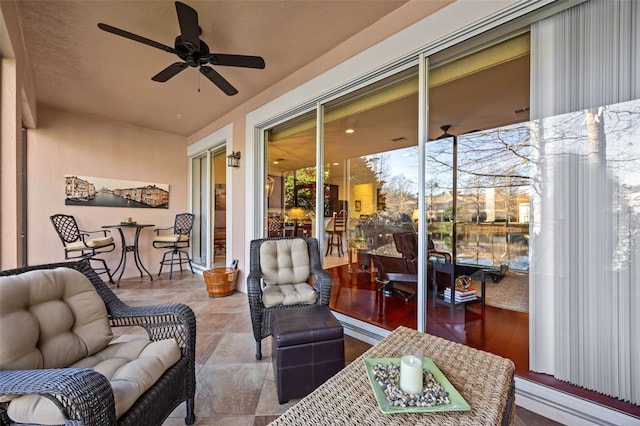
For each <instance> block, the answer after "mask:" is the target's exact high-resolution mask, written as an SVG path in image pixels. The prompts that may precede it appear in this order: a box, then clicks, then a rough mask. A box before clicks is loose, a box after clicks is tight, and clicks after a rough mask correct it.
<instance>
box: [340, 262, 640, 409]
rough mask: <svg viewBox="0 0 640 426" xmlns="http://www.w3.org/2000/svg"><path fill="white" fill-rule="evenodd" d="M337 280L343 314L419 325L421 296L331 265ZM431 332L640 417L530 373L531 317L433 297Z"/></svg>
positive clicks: (616, 403) (386, 324)
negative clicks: (386, 289) (383, 287)
mask: <svg viewBox="0 0 640 426" xmlns="http://www.w3.org/2000/svg"><path fill="white" fill-rule="evenodd" d="M328 271H329V273H330V274H331V277H332V280H333V287H332V290H331V303H330V308H331V309H332V310H334V311H336V312H339V313H341V314H344V315H347V316H350V317H353V318H356V319H358V320H361V321H365V322H367V323H370V324H373V325H376V326H379V327H381V328H384V329H387V330H394V329H395V328H396V327H398V326H400V325H404V326H407V327H411V328H414V329H415V328H416V327H417V321H416V317H417V314H416V299H415V298H412V299H409V300H408V301H407V300H405V298H404V297H403V296H401V295H399V294H392V295H385V294H383V293H382V292H381V291H380V290H379V285H376V284H373V283H372V282H371V279H370V276H369V275H368V274H352V273H349V271H348V267H347V266H346V265H344V266H336V267H332V268H328ZM428 304H429V305H428V308H427V333H430V334H433V335H436V336H440V337H442V338H445V339H447V340H450V341H454V342H459V343H462V344H465V345H468V346H471V347H474V348H477V349H481V350H485V351H487V352H491V353H494V354H496V355H500V356H503V357H505V358H508V359H510V360H512V361H513V362H514V364H515V367H516V375H517V376H520V377H522V378H526V379H529V380H532V381H535V382H538V383H541V384H544V385H547V386H550V387H553V388H555V389H558V390H561V391H564V392H567V393H570V394H573V395H576V396H579V397H583V398H587V399H589V400H591V401H593V402H596V403H599V404H602V405H606V406H608V407H610V408H614V409H617V410H620V411H623V412H625V413H628V414H631V415H634V416H637V417H640V407H638V406H635V405H633V404H629V403H626V402H623V401H620V400H618V399H615V398H610V397H606V396H603V395H600V394H598V393H596V392H592V391H588V390H585V389H582V388H579V387H576V386H571V385H569V384H567V383H565V382H561V381H559V380H556V379H554V378H553V377H551V376H549V375H546V374H537V373H532V372H530V371H529V315H528V314H527V313H522V312H515V311H510V310H506V309H500V308H495V307H492V306H486V307H485V310H484V312H483V311H482V309H481V306H480V305H479V304H473V305H468V306H467V307H466V309H465V308H464V307H456V309H455V310H454V313H453V314H452V313H451V310H450V307H448V306H444V305H437V306H435V307H433V306H432V302H431V300H429V301H428Z"/></svg>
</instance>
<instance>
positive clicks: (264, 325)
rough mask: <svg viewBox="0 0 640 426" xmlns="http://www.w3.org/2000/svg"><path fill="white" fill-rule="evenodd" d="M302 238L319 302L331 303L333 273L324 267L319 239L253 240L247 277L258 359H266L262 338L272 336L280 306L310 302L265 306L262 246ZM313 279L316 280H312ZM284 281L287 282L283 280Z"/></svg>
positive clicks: (295, 238)
mask: <svg viewBox="0 0 640 426" xmlns="http://www.w3.org/2000/svg"><path fill="white" fill-rule="evenodd" d="M296 240H301V241H304V242H306V246H307V250H308V256H309V269H310V274H309V277H308V278H307V283H309V284H311V285H312V286H313V290H314V291H315V293H316V296H317V297H315V303H316V304H322V305H327V306H328V305H329V298H330V296H331V276H330V275H329V273H328V272H327V271H325V270H324V269H322V263H321V261H320V259H321V255H320V248H319V247H318V240H317V239H315V238H304V237H281V238H263V239H258V240H253V241H251V244H250V246H249V257H250V259H249V275H248V276H247V296H248V298H249V310H250V313H251V323H252V325H253V336H254V337H255V339H256V359H258V360H259V359H262V349H261V348H262V339H264V338H265V337H268V336H270V335H271V314H272V313H273V311H275V310H276V309H287V308H295V307H299V306H307V305H308V304H309V303H293V304H277V305H275V306H268V307H267V306H265V303H264V301H263V289H264V288H265V287H264V284H265V282H264V275H263V270H262V267H261V264H260V257H261V256H260V248H261V247H262V245H263V244H265V243H267V242H272V241H285V242H287V241H288V242H294V241H296ZM311 278H312V280H313V281H311V280H310V279H311ZM280 284H284V283H280Z"/></svg>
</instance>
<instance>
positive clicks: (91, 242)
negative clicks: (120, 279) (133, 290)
mask: <svg viewBox="0 0 640 426" xmlns="http://www.w3.org/2000/svg"><path fill="white" fill-rule="evenodd" d="M49 219H51V223H52V224H53V227H54V228H55V230H56V232H57V233H58V237H60V241H62V246H63V247H64V258H65V259H66V260H78V259H88V260H89V261H94V262H99V263H100V265H101V266H99V267H97V268H93V269H94V270H95V271H96V272H97V273H98V274H107V276H108V277H109V282H110V283H111V284H113V283H114V282H113V277H112V276H111V270H110V269H109V267H108V266H107V262H106V261H105V260H104V259H101V258H99V257H96V256H97V255H98V254H101V253H108V252H110V251H113V250H114V249H115V248H116V245H115V243H114V242H113V237H110V236H108V235H107V234H108V233H109V230H106V229H103V230H100V231H84V230H81V229H80V228H78V224H77V222H76V219H75V217H74V216H71V215H66V214H54V215H53V216H49ZM91 234H102V236H99V237H96V238H89V237H90V236H91Z"/></svg>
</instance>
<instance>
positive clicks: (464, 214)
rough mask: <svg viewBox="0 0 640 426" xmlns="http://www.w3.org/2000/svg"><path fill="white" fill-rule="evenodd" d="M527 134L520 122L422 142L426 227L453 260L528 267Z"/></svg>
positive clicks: (529, 151) (529, 170)
mask: <svg viewBox="0 0 640 426" xmlns="http://www.w3.org/2000/svg"><path fill="white" fill-rule="evenodd" d="M529 133H530V131H529V127H528V125H527V124H526V123H525V124H517V125H511V126H506V127H500V128H496V129H489V130H485V131H481V132H474V133H469V134H466V135H460V136H457V137H456V136H453V135H446V136H445V137H442V138H438V139H436V140H434V141H431V142H429V143H428V144H427V160H426V169H427V175H428V179H427V180H426V191H425V192H426V194H427V195H426V198H427V200H426V202H427V209H426V210H427V219H428V221H429V226H428V230H429V233H430V234H431V235H432V238H433V240H434V243H435V244H436V247H439V248H441V249H443V250H445V251H450V252H451V253H454V255H455V260H456V262H457V263H465V264H475V265H483V266H503V267H508V268H510V269H519V270H527V269H528V267H529V252H528V240H529V209H530V207H529V206H530V202H529V193H530V185H531V176H532V173H533V168H532V161H531V156H532V147H531V144H530V135H529ZM454 147H455V149H454ZM454 164H456V168H455V170H454ZM454 171H455V173H454ZM454 194H455V198H454ZM454 225H455V226H454ZM454 229H455V234H454Z"/></svg>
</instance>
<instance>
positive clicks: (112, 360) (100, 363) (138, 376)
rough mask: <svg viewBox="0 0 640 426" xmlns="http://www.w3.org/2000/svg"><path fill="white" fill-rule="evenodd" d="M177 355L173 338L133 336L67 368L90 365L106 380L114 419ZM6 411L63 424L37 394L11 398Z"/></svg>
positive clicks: (24, 418)
mask: <svg viewBox="0 0 640 426" xmlns="http://www.w3.org/2000/svg"><path fill="white" fill-rule="evenodd" d="M180 355H181V353H180V348H179V347H178V343H177V342H176V341H175V339H167V340H160V341H157V342H150V341H149V340H148V339H145V338H135V339H134V340H130V341H122V342H114V343H112V344H110V345H108V346H107V347H106V348H104V349H103V350H102V351H100V352H98V353H96V354H95V355H93V356H90V357H87V358H84V359H81V360H80V361H78V362H76V363H74V364H72V365H70V367H76V368H91V369H93V370H95V371H97V372H98V373H101V374H102V375H104V376H105V377H106V378H107V379H108V380H109V382H110V383H111V387H112V388H113V396H114V400H115V410H116V418H119V417H120V416H121V415H122V414H124V413H125V412H126V411H127V410H128V409H129V408H131V406H133V404H134V403H135V402H136V400H137V399H138V398H139V397H140V395H142V394H143V393H144V392H146V391H147V390H148V389H149V388H151V386H153V384H154V383H155V382H156V381H157V380H158V379H159V378H160V377H161V376H162V374H163V373H164V372H165V371H166V370H167V369H168V368H169V367H171V366H172V365H173V364H175V363H176V362H178V360H179V359H180ZM7 413H8V414H9V417H10V418H11V419H12V420H13V421H16V422H19V423H37V424H62V423H64V417H63V416H62V413H61V412H60V410H59V409H58V407H57V406H56V405H55V404H54V403H53V402H51V401H50V400H49V399H47V398H45V397H43V396H39V395H24V396H20V397H18V398H16V399H14V400H13V401H11V403H10V404H9V408H8V410H7Z"/></svg>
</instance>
